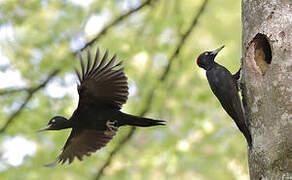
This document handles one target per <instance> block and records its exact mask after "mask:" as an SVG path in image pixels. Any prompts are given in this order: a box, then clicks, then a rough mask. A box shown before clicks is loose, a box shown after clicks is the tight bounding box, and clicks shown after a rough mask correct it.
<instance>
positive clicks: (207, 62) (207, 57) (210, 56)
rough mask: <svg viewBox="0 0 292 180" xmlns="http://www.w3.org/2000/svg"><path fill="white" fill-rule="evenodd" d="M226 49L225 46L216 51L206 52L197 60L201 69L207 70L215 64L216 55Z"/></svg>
mask: <svg viewBox="0 0 292 180" xmlns="http://www.w3.org/2000/svg"><path fill="white" fill-rule="evenodd" d="M223 48H224V45H223V46H221V47H220V48H218V49H215V50H214V51H205V52H203V53H201V54H200V55H199V56H198V58H197V64H198V66H199V67H201V68H203V69H205V70H207V69H208V68H209V67H210V66H211V65H212V64H213V63H214V59H215V57H216V55H217V54H218V53H219V52H220V51H221V50H222V49H223Z"/></svg>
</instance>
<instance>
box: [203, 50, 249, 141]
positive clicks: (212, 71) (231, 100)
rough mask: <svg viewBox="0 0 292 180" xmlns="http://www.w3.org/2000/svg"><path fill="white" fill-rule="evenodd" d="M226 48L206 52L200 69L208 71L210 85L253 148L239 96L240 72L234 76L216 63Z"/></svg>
mask: <svg viewBox="0 0 292 180" xmlns="http://www.w3.org/2000/svg"><path fill="white" fill-rule="evenodd" d="M223 48H224V46H222V47H220V48H218V49H216V50H214V51H206V52H203V53H202V54H200V55H199V56H198V58H197V64H198V66H199V67H201V68H203V69H205V70H206V75H207V79H208V82H209V85H210V87H211V89H212V91H213V93H214V94H215V96H216V97H217V98H218V99H219V101H220V103H221V105H222V107H223V108H224V109H225V111H226V112H227V113H228V114H229V116H231V118H232V119H233V120H234V122H235V123H236V125H237V127H238V128H239V130H240V131H241V132H242V133H243V135H244V136H245V138H246V141H247V143H248V145H249V147H251V146H252V138H251V135H250V131H249V129H248V127H247V125H246V123H245V117H244V113H243V109H242V105H241V100H240V98H239V95H238V85H237V81H238V79H239V76H240V69H239V71H238V72H237V73H236V74H234V75H232V74H231V73H230V72H229V71H228V70H227V69H226V68H225V67H223V66H222V65H220V64H218V63H216V62H215V61H214V59H215V57H216V55H217V54H218V53H219V51H221V50H222V49H223Z"/></svg>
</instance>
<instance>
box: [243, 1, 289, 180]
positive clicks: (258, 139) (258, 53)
mask: <svg viewBox="0 0 292 180" xmlns="http://www.w3.org/2000/svg"><path fill="white" fill-rule="evenodd" d="M291 30H292V0H242V54H243V56H244V57H245V58H243V61H242V79H241V87H242V96H243V104H244V108H245V113H246V119H247V123H248V125H249V128H250V131H251V134H252V138H253V146H252V148H249V151H248V159H249V171H250V178H251V179H252V180H254V179H255V180H260V179H277V180H292V71H291V70H292V42H291V40H292V32H291Z"/></svg>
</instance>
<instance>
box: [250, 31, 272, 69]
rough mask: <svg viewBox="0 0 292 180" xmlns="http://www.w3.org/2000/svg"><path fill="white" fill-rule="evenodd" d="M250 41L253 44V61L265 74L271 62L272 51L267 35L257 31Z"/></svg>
mask: <svg viewBox="0 0 292 180" xmlns="http://www.w3.org/2000/svg"><path fill="white" fill-rule="evenodd" d="M252 42H254V44H255V51H254V53H255V54H254V57H255V62H256V64H257V66H258V67H259V68H260V69H261V71H262V73H263V74H265V72H266V71H267V69H268V68H269V65H270V64H271V62H272V51H271V46H270V43H269V41H268V39H267V37H266V36H265V35H264V34H261V33H258V34H257V35H256V36H255V37H254V39H253V41H252Z"/></svg>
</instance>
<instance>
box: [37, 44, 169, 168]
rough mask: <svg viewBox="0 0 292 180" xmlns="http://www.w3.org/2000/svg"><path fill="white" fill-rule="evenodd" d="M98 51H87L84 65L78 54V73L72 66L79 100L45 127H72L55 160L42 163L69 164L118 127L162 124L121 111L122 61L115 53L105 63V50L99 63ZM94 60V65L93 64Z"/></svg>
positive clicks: (125, 87)
mask: <svg viewBox="0 0 292 180" xmlns="http://www.w3.org/2000/svg"><path fill="white" fill-rule="evenodd" d="M99 56H100V52H99V49H97V52H96V55H95V57H94V59H92V58H91V53H90V51H89V50H88V53H87V65H85V63H84V60H83V58H82V56H80V63H81V73H80V71H78V70H77V69H76V68H75V71H76V74H77V76H78V79H79V84H78V85H77V90H78V94H79V103H78V107H77V109H76V110H75V111H74V113H73V115H72V116H71V117H70V118H69V119H66V118H65V117H62V116H55V117H53V118H52V119H51V120H50V121H49V123H48V125H47V126H46V127H45V128H42V129H40V130H39V131H44V130H60V129H66V128H72V131H71V134H70V136H69V138H68V139H67V141H66V143H65V145H64V147H63V149H62V153H61V154H60V155H59V156H58V157H57V160H56V161H55V162H53V163H51V164H48V165H45V166H54V165H56V163H62V164H63V163H65V162H66V161H67V160H68V161H69V164H70V163H72V161H73V160H74V158H75V157H77V158H78V159H79V160H80V161H81V160H82V158H83V156H84V155H86V156H89V155H90V154H91V153H93V152H95V151H97V150H98V149H100V148H102V147H104V146H106V144H107V143H108V142H109V141H110V140H111V139H112V138H113V136H114V135H115V134H116V132H117V130H118V128H119V127H120V126H125V125H130V126H139V127H148V126H157V125H164V123H163V122H164V121H162V120H153V119H148V118H143V117H138V116H133V115H130V114H126V113H123V112H121V111H120V109H121V108H122V105H123V104H125V103H126V101H127V99H128V94H129V93H128V83H127V77H126V75H125V73H124V68H121V67H120V66H121V65H122V61H120V62H118V63H115V61H116V59H117V56H116V55H114V56H113V57H112V58H111V59H110V60H109V61H108V63H106V61H107V59H108V51H106V52H105V54H104V56H103V58H102V59H101V61H100V62H99V59H100V58H99ZM92 62H93V64H92Z"/></svg>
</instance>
